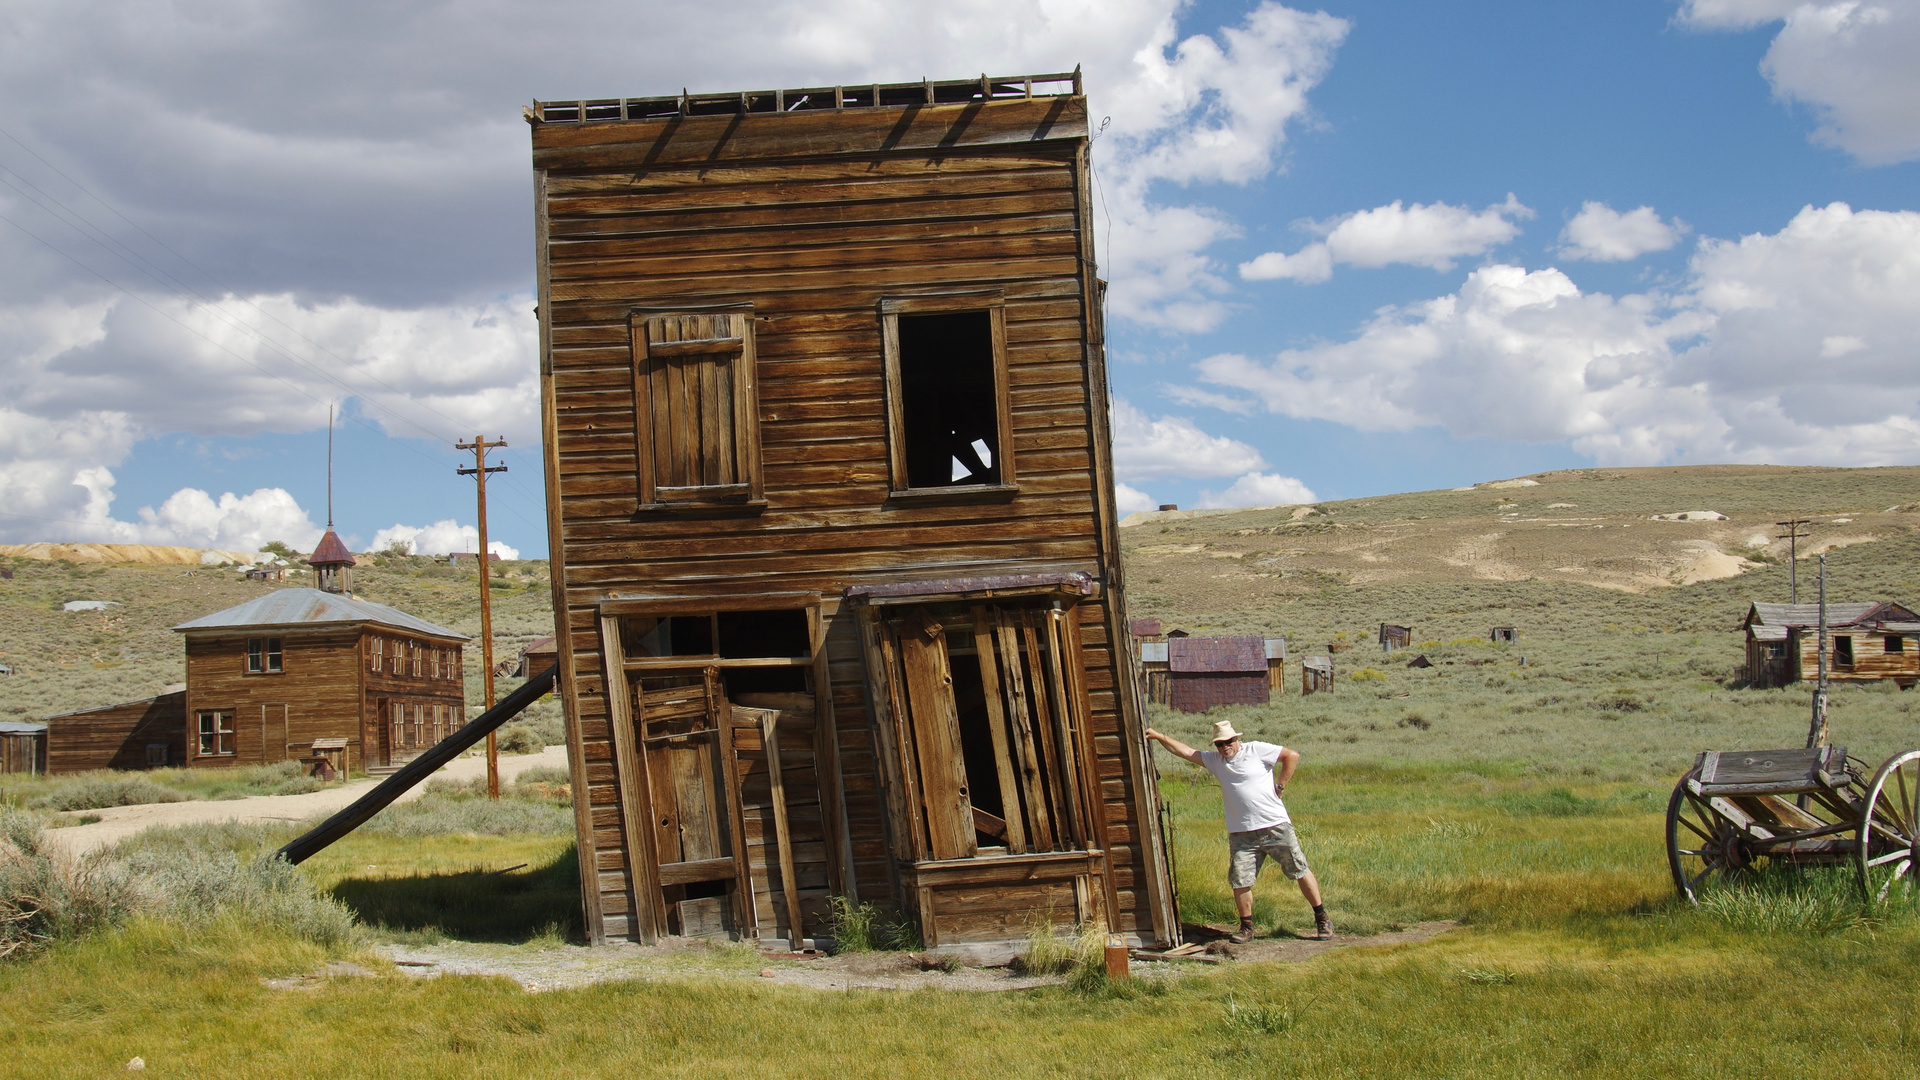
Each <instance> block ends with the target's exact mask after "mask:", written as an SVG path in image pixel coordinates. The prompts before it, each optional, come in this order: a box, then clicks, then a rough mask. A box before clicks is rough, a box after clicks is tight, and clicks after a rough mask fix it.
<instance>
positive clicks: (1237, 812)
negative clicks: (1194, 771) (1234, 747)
mask: <svg viewBox="0 0 1920 1080" xmlns="http://www.w3.org/2000/svg"><path fill="white" fill-rule="evenodd" d="M1281 749H1282V747H1280V746H1277V745H1275V744H1273V743H1269V742H1246V741H1244V740H1242V741H1241V743H1240V752H1239V753H1237V754H1235V755H1233V758H1232V760H1228V759H1227V758H1224V757H1222V756H1221V754H1220V751H1218V750H1202V751H1200V764H1202V765H1205V766H1206V767H1207V771H1208V772H1210V773H1212V774H1213V777H1214V779H1216V780H1218V781H1220V797H1221V799H1222V801H1224V802H1225V803H1226V808H1227V831H1228V832H1252V831H1253V830H1255V829H1270V828H1272V827H1274V826H1275V825H1285V824H1288V823H1289V822H1290V821H1291V820H1292V819H1291V818H1289V817H1287V806H1286V804H1285V803H1283V802H1281V801H1280V796H1279V794H1278V793H1276V792H1275V791H1274V789H1273V767H1274V765H1275V764H1277V763H1278V762H1279V760H1280V751H1281Z"/></svg>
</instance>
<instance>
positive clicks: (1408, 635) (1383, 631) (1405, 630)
mask: <svg viewBox="0 0 1920 1080" xmlns="http://www.w3.org/2000/svg"><path fill="white" fill-rule="evenodd" d="M1412 645H1413V627H1411V626H1395V625H1394V624H1393V623H1384V622H1383V623H1381V624H1380V649H1381V651H1383V652H1392V651H1393V650H1395V649H1405V648H1410V647H1411V646H1412Z"/></svg>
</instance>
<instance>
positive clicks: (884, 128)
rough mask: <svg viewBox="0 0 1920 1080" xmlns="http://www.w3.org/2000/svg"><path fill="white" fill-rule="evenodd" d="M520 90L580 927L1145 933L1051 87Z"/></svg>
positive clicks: (1132, 752)
mask: <svg viewBox="0 0 1920 1080" xmlns="http://www.w3.org/2000/svg"><path fill="white" fill-rule="evenodd" d="M526 115H527V119H528V121H529V123H530V124H531V125H532V141H533V164H534V188H535V206H536V232H537V251H538V268H537V271H538V272H537V277H536V280H537V284H538V290H539V316H540V346H541V355H540V367H541V386H542V400H543V406H544V425H545V428H544V430H545V442H546V455H545V456H546V462H547V469H548V472H547V492H548V536H549V537H550V542H551V544H552V549H551V551H552V567H553V588H554V596H555V608H556V612H557V614H558V619H559V627H558V629H559V633H558V638H559V671H560V675H561V681H562V686H563V691H564V695H565V706H566V713H567V717H568V744H569V747H570V750H571V762H572V769H573V783H574V790H575V791H576V792H580V793H582V794H581V795H580V797H578V798H577V799H576V806H577V813H578V815H579V817H578V825H579V835H580V852H581V859H580V865H581V867H582V872H583V875H584V878H583V893H584V905H585V913H586V926H587V934H588V937H589V939H590V940H592V941H594V942H600V941H606V940H609V939H614V938H624V939H632V940H637V941H647V942H650V941H654V940H655V939H657V938H659V937H660V936H661V935H668V934H688V935H696V934H709V933H727V934H731V935H734V936H740V937H745V938H747V939H749V940H751V939H754V938H756V937H758V938H762V939H781V940H786V941H792V942H805V941H808V940H812V939H815V938H818V937H823V936H825V935H827V934H828V933H829V922H828V920H827V910H828V901H829V899H830V898H831V897H845V898H847V899H848V900H850V901H851V900H858V901H861V902H868V901H871V902H874V903H877V904H878V905H880V906H881V907H883V908H890V909H895V910H897V911H899V912H901V913H903V914H904V915H905V916H906V917H908V918H909V919H911V920H912V922H913V923H914V924H916V925H917V927H918V929H919V932H920V934H921V936H922V938H923V939H924V940H925V942H926V943H927V944H928V945H929V946H931V947H936V948H951V947H979V948H988V949H1000V950H1002V951H1004V950H1005V949H1007V948H1009V947H1010V943H1014V942H1017V941H1019V940H1021V939H1024V938H1025V937H1026V936H1027V935H1028V934H1029V933H1030V932H1031V930H1032V928H1033V927H1034V926H1035V925H1041V924H1044V923H1046V922H1048V921H1049V920H1051V921H1053V922H1055V923H1056V924H1058V925H1061V926H1064V925H1066V924H1067V923H1071V922H1074V921H1076V920H1098V921H1101V922H1104V923H1105V924H1106V925H1107V926H1109V927H1111V928H1112V929H1113V930H1114V931H1116V932H1119V933H1122V934H1124V935H1125V936H1126V938H1127V939H1128V940H1129V941H1132V942H1137V943H1162V944H1171V943H1174V942H1177V941H1178V940H1179V933H1180V930H1179V920H1178V915H1177V912H1176V911H1175V908H1174V903H1173V892H1172V879H1171V874H1170V868H1169V863H1168V855H1167V847H1166V838H1165V837H1164V836H1163V835H1162V833H1161V814H1160V805H1159V794H1158V789H1157V787H1156V774H1155V772H1154V766H1153V762H1152V759H1151V756H1150V755H1149V754H1148V753H1147V746H1146V742H1145V739H1144V737H1143V734H1142V733H1143V727H1144V721H1143V713H1144V704H1143V702H1142V701H1141V698H1140V696H1139V693H1138V683H1137V680H1136V679H1135V676H1134V663H1135V660H1134V652H1133V649H1132V647H1131V641H1130V639H1129V635H1128V621H1127V614H1126V604H1125V597H1124V590H1123V581H1122V568H1121V562H1120V545H1119V538H1118V531H1117V528H1118V521H1117V517H1116V514H1115V511H1114V506H1113V467H1112V453H1111V439H1110V436H1109V433H1108V429H1107V423H1108V415H1109V404H1108V398H1107V374H1106V366H1105V357H1104V353H1103V344H1102V329H1101V302H1100V297H1101V293H1102V289H1103V287H1104V286H1103V285H1102V283H1101V282H1100V281H1099V279H1098V278H1097V276H1096V272H1095V265H1094V250H1093V237H1094V232H1093V228H1092V225H1091V222H1092V214H1093V203H1092V200H1091V197H1090V186H1089V181H1090V172H1089V168H1088V159H1087V154H1088V147H1089V142H1088V129H1087V104H1086V98H1085V97H1083V96H1082V95H1081V92H1080V87H1079V80H1078V76H1077V74H1070V75H1054V76H1035V77H1033V78H1026V77H1021V78H1012V79H972V80H966V81H961V82H924V83H921V82H916V83H909V84H898V85H866V86H858V87H853V86H846V87H831V86H829V87H813V88H807V89H795V90H766V91H752V92H747V93H728V94H721V95H711V96H706V95H694V96H682V95H676V96H673V97H665V98H645V99H641V98H626V99H623V98H603V99H595V100H587V101H552V102H541V103H537V104H535V105H534V106H532V107H531V108H529V109H528V110H527V113H526Z"/></svg>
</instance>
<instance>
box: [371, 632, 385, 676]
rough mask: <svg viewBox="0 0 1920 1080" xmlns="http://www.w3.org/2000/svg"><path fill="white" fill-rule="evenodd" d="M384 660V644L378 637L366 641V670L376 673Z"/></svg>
mask: <svg viewBox="0 0 1920 1080" xmlns="http://www.w3.org/2000/svg"><path fill="white" fill-rule="evenodd" d="M385 659H386V644H385V642H383V641H382V640H381V639H380V638H378V637H371V638H368V639H367V670H368V671H373V672H378V671H379V670H380V665H381V663H382V662H383V661H384V660H385Z"/></svg>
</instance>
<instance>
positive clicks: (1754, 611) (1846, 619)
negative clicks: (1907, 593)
mask: <svg viewBox="0 0 1920 1080" xmlns="http://www.w3.org/2000/svg"><path fill="white" fill-rule="evenodd" d="M1914 619H1915V615H1914V613H1913V612H1911V611H1909V610H1907V609H1906V608H1904V607H1902V606H1900V605H1899V604H1896V603H1893V602H1892V601H1889V600H1877V601H1869V602H1865V603H1860V602H1845V603H1838V602H1829V603H1828V604H1827V625H1828V626H1829V627H1833V626H1858V625H1861V624H1863V623H1906V622H1912V621H1914ZM1742 625H1743V626H1754V625H1765V626H1788V627H1792V626H1800V627H1806V626H1818V625H1820V605H1819V604H1768V603H1763V602H1761V601H1758V600H1756V601H1754V603H1753V606H1752V607H1751V608H1749V609H1748V610H1747V618H1746V620H1745V622H1743V623H1742Z"/></svg>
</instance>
